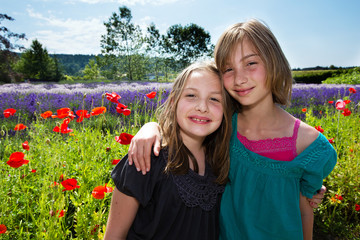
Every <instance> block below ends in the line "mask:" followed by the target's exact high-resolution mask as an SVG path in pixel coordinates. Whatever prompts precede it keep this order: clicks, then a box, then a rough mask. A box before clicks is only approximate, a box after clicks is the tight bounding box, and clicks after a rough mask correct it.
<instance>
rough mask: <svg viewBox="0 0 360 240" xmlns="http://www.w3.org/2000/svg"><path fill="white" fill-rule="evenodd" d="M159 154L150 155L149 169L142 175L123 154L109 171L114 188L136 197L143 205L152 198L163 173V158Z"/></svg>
mask: <svg viewBox="0 0 360 240" xmlns="http://www.w3.org/2000/svg"><path fill="white" fill-rule="evenodd" d="M159 156H161V157H155V156H154V155H152V157H151V168H150V171H149V172H148V173H147V174H146V175H143V174H142V173H141V172H138V171H137V170H136V167H135V165H129V161H128V155H126V156H124V157H123V158H122V159H121V161H120V162H118V164H117V165H116V166H115V168H114V169H113V171H112V172H111V177H112V179H113V181H114V183H115V186H116V188H117V189H118V190H119V191H120V192H122V193H124V194H126V195H128V196H131V197H134V198H136V199H137V200H138V201H139V203H140V204H141V205H142V206H143V207H145V206H146V205H147V204H148V203H149V201H150V200H151V198H152V195H153V192H154V188H155V186H156V184H157V182H158V181H159V180H160V179H161V177H162V176H163V175H164V173H163V170H164V166H165V160H164V159H163V154H162V152H160V154H159Z"/></svg>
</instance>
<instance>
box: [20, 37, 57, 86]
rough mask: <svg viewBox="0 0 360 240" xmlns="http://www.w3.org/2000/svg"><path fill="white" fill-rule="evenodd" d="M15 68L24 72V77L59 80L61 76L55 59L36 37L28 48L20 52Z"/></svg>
mask: <svg viewBox="0 0 360 240" xmlns="http://www.w3.org/2000/svg"><path fill="white" fill-rule="evenodd" d="M16 69H17V70H18V71H19V72H21V73H22V74H24V77H25V78H34V79H39V80H42V81H59V80H60V79H61V78H62V75H61V73H60V69H59V64H58V63H57V60H56V61H54V60H53V59H52V58H51V57H50V56H49V54H48V52H47V50H46V48H43V46H42V45H41V43H40V42H39V41H38V40H36V39H35V40H33V42H32V44H31V46H30V48H29V49H27V50H25V52H24V53H22V54H21V58H20V60H19V61H18V63H17V65H16Z"/></svg>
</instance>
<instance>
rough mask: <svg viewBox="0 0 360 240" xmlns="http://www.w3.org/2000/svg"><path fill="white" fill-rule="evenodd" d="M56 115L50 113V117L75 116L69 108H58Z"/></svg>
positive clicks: (72, 117)
mask: <svg viewBox="0 0 360 240" xmlns="http://www.w3.org/2000/svg"><path fill="white" fill-rule="evenodd" d="M56 113H57V115H52V116H51V117H52V118H60V119H63V118H66V117H70V118H71V119H74V118H75V115H74V112H73V111H71V109H70V108H60V109H58V110H56Z"/></svg>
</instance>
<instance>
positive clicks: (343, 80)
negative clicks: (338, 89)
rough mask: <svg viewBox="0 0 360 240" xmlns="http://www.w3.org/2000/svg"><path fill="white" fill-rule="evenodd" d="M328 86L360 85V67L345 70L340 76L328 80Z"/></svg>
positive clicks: (326, 81)
mask: <svg viewBox="0 0 360 240" xmlns="http://www.w3.org/2000/svg"><path fill="white" fill-rule="evenodd" d="M322 83H326V84H353V85H355V84H360V67H356V68H353V69H348V70H343V71H342V72H341V73H340V74H338V75H336V76H333V77H330V78H327V79H326V80H325V81H323V82H322Z"/></svg>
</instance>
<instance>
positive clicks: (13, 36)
mask: <svg viewBox="0 0 360 240" xmlns="http://www.w3.org/2000/svg"><path fill="white" fill-rule="evenodd" d="M4 19H5V20H8V21H14V20H15V19H13V18H12V17H10V16H8V15H6V14H1V13H0V81H3V82H11V81H15V80H17V79H16V78H18V77H19V76H18V74H17V73H16V72H15V71H14V70H13V67H12V65H13V64H14V63H15V61H16V60H17V54H16V53H15V52H14V50H23V49H24V47H23V46H22V45H19V44H15V43H13V42H12V40H15V41H17V40H26V38H25V34H24V33H22V34H18V33H13V32H11V31H10V30H9V29H8V28H6V27H5V26H2V24H1V23H2V21H3V20H4Z"/></svg>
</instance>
